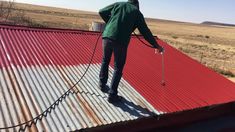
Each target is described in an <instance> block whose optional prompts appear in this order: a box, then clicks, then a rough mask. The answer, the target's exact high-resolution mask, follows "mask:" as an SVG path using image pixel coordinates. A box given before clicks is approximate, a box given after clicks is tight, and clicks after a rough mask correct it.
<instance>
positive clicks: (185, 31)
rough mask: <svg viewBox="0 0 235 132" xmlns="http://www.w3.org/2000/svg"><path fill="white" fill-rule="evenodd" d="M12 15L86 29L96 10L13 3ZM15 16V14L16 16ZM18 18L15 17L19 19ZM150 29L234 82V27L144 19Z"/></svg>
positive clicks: (32, 21) (33, 21)
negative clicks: (86, 10)
mask: <svg viewBox="0 0 235 132" xmlns="http://www.w3.org/2000/svg"><path fill="white" fill-rule="evenodd" d="M14 7H15V9H14V11H13V13H12V15H10V17H11V19H12V20H14V19H19V16H21V18H20V19H19V20H21V19H22V18H23V19H22V20H23V22H24V23H25V22H28V23H29V22H30V24H31V25H39V26H43V27H55V28H70V29H83V30H88V29H90V27H91V23H92V22H93V21H99V22H101V21H102V20H101V18H100V17H99V16H98V14H97V13H94V12H85V11H77V10H69V9H60V8H50V7H43V6H32V5H26V4H15V5H14ZM17 17H18V18H17ZM19 20H17V21H19ZM147 24H148V26H149V27H150V29H151V31H152V32H153V33H154V34H155V35H157V36H158V37H159V38H160V39H162V40H164V41H166V42H167V43H169V44H170V45H172V46H173V47H175V48H177V49H179V50H180V51H182V52H183V53H185V54H187V55H188V56H190V57H191V58H193V59H195V60H197V61H199V62H200V63H202V64H203V65H205V66H207V67H209V68H212V69H213V70H215V71H216V72H218V73H220V74H222V75H224V76H225V77H227V78H228V79H230V80H232V81H233V82H235V27H222V26H211V25H202V24H194V23H183V22H175V21H166V20H156V19H147Z"/></svg>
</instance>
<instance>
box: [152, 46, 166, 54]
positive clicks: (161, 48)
mask: <svg viewBox="0 0 235 132" xmlns="http://www.w3.org/2000/svg"><path fill="white" fill-rule="evenodd" d="M153 48H155V49H157V50H158V53H163V52H164V48H163V47H162V46H160V45H159V46H153Z"/></svg>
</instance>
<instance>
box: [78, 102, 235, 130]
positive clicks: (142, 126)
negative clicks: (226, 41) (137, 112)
mask: <svg viewBox="0 0 235 132" xmlns="http://www.w3.org/2000/svg"><path fill="white" fill-rule="evenodd" d="M234 109H235V106H234V102H230V103H227V104H222V105H218V106H212V107H208V106H207V107H203V108H200V109H194V110H188V111H183V112H177V113H169V114H163V115H160V116H158V115H156V116H151V117H145V118H140V119H137V120H133V121H126V122H118V123H115V124H110V125H103V126H98V127H94V128H88V129H81V130H79V131H86V132H93V131H98V132H99V131H113V132H114V131H124V132H125V131H128V132H135V131H146V130H158V129H161V130H162V129H164V128H167V130H169V129H171V128H172V129H175V128H180V127H184V126H185V125H190V124H192V123H194V122H197V121H203V120H207V119H211V118H214V117H220V116H223V115H225V114H235V112H234ZM189 117H190V118H189Z"/></svg>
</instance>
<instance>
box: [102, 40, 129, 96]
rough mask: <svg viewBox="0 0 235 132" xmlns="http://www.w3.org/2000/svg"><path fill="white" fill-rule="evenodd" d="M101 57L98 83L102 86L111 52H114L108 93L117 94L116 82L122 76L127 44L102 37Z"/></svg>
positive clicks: (104, 82) (106, 78)
mask: <svg viewBox="0 0 235 132" xmlns="http://www.w3.org/2000/svg"><path fill="white" fill-rule="evenodd" d="M102 47H103V59H102V65H101V70H100V74H99V78H100V82H99V85H100V86H101V87H104V86H105V85H106V83H107V80H108V68H109V63H110V60H111V56H112V53H114V73H113V78H112V81H111V84H110V90H109V94H112V95H117V93H118V91H117V89H118V84H119V82H120V79H121V77H122V71H123V68H124V65H125V63H126V55H127V47H128V46H127V45H123V44H120V43H118V42H116V41H114V40H110V39H106V38H104V39H103V44H102Z"/></svg>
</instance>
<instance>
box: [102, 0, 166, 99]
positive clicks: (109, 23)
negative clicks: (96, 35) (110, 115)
mask: <svg viewBox="0 0 235 132" xmlns="http://www.w3.org/2000/svg"><path fill="white" fill-rule="evenodd" d="M99 14H100V16H101V17H102V19H103V20H104V21H105V23H106V27H105V30H104V32H103V45H102V47H103V60H102V66H101V70H100V74H99V78H100V81H99V87H100V89H101V91H103V92H105V90H106V87H107V86H106V83H107V80H108V68H109V62H110V59H111V55H112V53H114V73H113V78H112V81H111V85H110V89H109V91H108V93H109V96H108V101H109V102H110V103H115V102H118V101H120V97H119V96H118V95H117V94H118V90H117V89H118V84H119V82H120V79H121V77H122V71H123V68H124V65H125V62H126V55H127V48H128V44H129V42H130V38H131V34H132V32H133V31H134V30H135V29H136V28H138V30H139V31H140V33H141V34H142V35H143V36H144V38H145V39H146V40H147V41H148V42H149V43H150V44H151V45H152V46H153V48H156V49H158V51H159V52H162V51H163V48H162V47H161V46H159V45H158V44H157V42H156V40H155V39H154V37H153V35H152V33H151V31H150V30H149V28H148V27H147V25H146V22H145V19H144V16H143V15H142V13H141V12H140V11H139V1H138V0H128V2H117V3H114V4H112V5H109V6H107V7H105V8H103V9H101V10H100V11H99Z"/></svg>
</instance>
